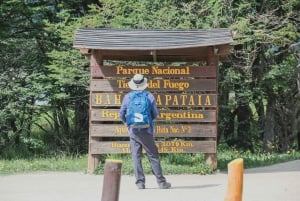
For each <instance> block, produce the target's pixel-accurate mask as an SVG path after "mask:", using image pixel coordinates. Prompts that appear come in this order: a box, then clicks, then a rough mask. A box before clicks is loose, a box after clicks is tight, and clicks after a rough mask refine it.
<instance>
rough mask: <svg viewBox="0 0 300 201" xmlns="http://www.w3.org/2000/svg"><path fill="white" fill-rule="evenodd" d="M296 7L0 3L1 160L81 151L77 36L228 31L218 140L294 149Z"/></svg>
mask: <svg viewBox="0 0 300 201" xmlns="http://www.w3.org/2000/svg"><path fill="white" fill-rule="evenodd" d="M299 8H300V3H299V1H297V0H285V1H279V0H272V1H268V3H265V1H256V0H251V1H245V0H239V1H233V0H229V1H223V0H210V1H208V0H197V1H195V0H194V1H182V0H153V1H149V0H127V1H124V0H101V1H98V0H80V1H79V0H67V1H53V0H51V1H45V0H39V1H23V0H7V1H1V3H0V10H1V12H0V26H1V29H0V54H1V57H0V87H1V89H2V90H1V91H0V97H1V102H0V152H1V154H2V153H6V154H7V157H13V156H14V155H18V153H20V152H23V153H24V155H30V154H32V153H34V154H42V152H46V151H49V149H50V150H53V152H54V153H55V152H60V151H65V152H82V153H85V152H86V151H87V140H88V90H87V86H88V78H89V72H88V66H89V64H88V60H87V59H86V58H84V56H82V55H81V54H80V52H79V51H78V50H76V49H74V48H73V47H72V42H73V40H74V33H75V31H76V29H77V28H79V27H99V28H117V29H210V28H223V27H226V28H228V27H229V28H231V29H232V32H233V38H234V42H233V52H232V54H231V55H230V57H229V59H228V61H227V62H223V63H222V64H221V65H220V66H219V67H220V70H219V72H220V73H219V99H220V100H219V101H218V103H219V110H220V111H219V118H218V119H219V138H220V139H222V140H223V139H224V140H225V142H226V143H228V144H229V145H233V146H237V145H239V146H242V147H241V148H244V151H247V150H248V149H250V150H251V151H256V150H260V149H262V148H263V147H262V146H263V145H264V144H265V143H266V142H267V141H268V142H271V144H273V145H274V146H276V147H277V151H282V152H285V151H287V150H289V149H290V148H292V147H297V146H298V148H299V145H297V144H296V137H297V133H300V132H299V128H298V127H297V126H296V125H297V122H298V116H297V111H298V110H299V107H300V106H299V105H300V104H299V100H298V99H297V97H296V95H295V94H297V93H298V91H297V90H298V89H297V81H298V82H299V78H298V77H297V75H298V72H299V69H298V67H297V66H298V65H299V61H298V60H297V58H298V57H299V55H298V54H299V52H298V53H297V52H295V51H292V50H291V49H290V46H291V45H292V44H295V43H297V42H299V38H300V34H299V23H298V22H299ZM229 92H234V94H235V98H234V99H230V100H229V99H228V94H229ZM271 106H272V107H273V106H274V107H275V108H276V109H274V111H271V113H272V114H273V116H274V118H270V115H266V112H267V111H268V112H270V110H269V109H267V108H272V107H271ZM41 119H42V120H41ZM272 121H274V123H272ZM269 123H271V124H269ZM267 125H276V127H275V126H273V127H270V126H267ZM33 129H37V130H38V132H37V133H38V134H35V132H34V131H33ZM266 133H271V135H270V136H267V135H266ZM272 133H273V134H272ZM298 139H300V137H299V134H298ZM298 141H299V140H298ZM243 146H244V147H243ZM50 147H51V148H50ZM16 149H19V150H16ZM53 152H52V153H53ZM4 155H5V154H4ZM168 160H170V161H168V163H170V164H176V161H179V162H181V161H180V160H181V158H180V157H179V156H176V155H174V156H173V159H172V158H170V159H168ZM195 171H197V170H195Z"/></svg>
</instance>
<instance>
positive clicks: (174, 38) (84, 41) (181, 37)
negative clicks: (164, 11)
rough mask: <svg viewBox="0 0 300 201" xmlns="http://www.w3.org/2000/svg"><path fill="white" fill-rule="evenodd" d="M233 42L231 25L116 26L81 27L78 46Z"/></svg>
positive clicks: (165, 46) (125, 47) (160, 47)
mask: <svg viewBox="0 0 300 201" xmlns="http://www.w3.org/2000/svg"><path fill="white" fill-rule="evenodd" d="M230 43H232V35H231V31H230V30H229V29H211V30H113V29H95V28H80V29H78V30H77V32H76V35H75V40H74V43H73V45H74V47H75V48H86V49H100V50H168V49H178V48H194V47H204V46H218V45H224V44H230Z"/></svg>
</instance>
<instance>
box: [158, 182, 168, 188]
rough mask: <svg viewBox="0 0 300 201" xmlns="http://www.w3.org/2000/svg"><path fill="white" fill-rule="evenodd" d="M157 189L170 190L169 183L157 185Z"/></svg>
mask: <svg viewBox="0 0 300 201" xmlns="http://www.w3.org/2000/svg"><path fill="white" fill-rule="evenodd" d="M159 188H160V189H167V188H171V183H169V182H163V183H160V184H159Z"/></svg>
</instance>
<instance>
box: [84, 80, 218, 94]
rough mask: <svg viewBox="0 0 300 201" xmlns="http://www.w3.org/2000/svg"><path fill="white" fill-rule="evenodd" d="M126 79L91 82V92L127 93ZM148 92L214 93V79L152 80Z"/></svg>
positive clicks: (149, 82) (215, 88)
mask: <svg viewBox="0 0 300 201" xmlns="http://www.w3.org/2000/svg"><path fill="white" fill-rule="evenodd" d="M128 81H129V80H128V79H117V80H107V79H102V80H101V79H99V80H95V79H94V80H91V83H90V90H91V91H101V92H107V91H129V90H130V89H129V88H128ZM148 89H149V90H150V91H176V92H178V91H185V92H188V91H216V90H217V85H216V79H152V80H149V81H148Z"/></svg>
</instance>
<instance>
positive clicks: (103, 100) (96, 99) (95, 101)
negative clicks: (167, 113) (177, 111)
mask: <svg viewBox="0 0 300 201" xmlns="http://www.w3.org/2000/svg"><path fill="white" fill-rule="evenodd" d="M125 94H126V93H96V92H93V93H92V94H91V97H90V98H91V105H92V106H93V107H99V106H101V107H102V106H104V107H107V106H121V103H122V100H123V97H124V96H125ZM153 95H154V97H155V99H156V102H157V106H158V107H185V106H187V107H216V106H217V95H216V94H200V93H197V94H196V93H154V94H153Z"/></svg>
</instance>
